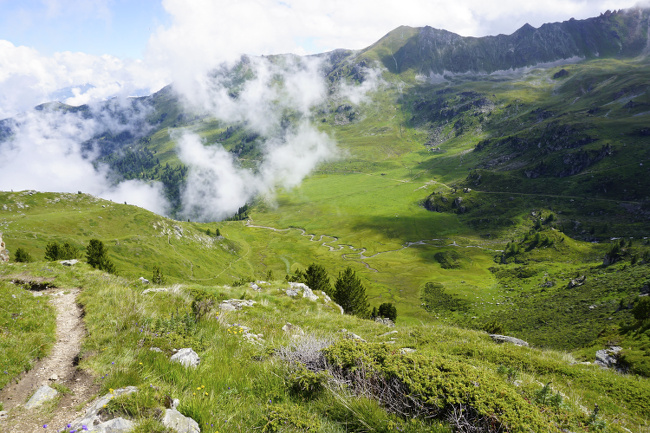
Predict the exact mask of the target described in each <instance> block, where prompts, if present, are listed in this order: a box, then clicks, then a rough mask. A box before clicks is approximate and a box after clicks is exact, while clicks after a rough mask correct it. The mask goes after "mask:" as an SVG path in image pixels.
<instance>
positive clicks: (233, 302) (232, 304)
mask: <svg viewBox="0 0 650 433" xmlns="http://www.w3.org/2000/svg"><path fill="white" fill-rule="evenodd" d="M253 305H255V301H252V300H249V299H228V300H227V301H223V302H221V304H219V309H220V310H221V311H236V310H241V309H242V308H244V307H252V306H253Z"/></svg>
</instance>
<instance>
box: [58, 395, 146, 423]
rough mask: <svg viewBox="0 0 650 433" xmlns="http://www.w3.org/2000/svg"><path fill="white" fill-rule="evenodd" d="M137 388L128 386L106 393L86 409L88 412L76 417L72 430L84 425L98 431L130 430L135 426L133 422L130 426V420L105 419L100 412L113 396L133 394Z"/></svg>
mask: <svg viewBox="0 0 650 433" xmlns="http://www.w3.org/2000/svg"><path fill="white" fill-rule="evenodd" d="M137 390H138V388H136V387H135V386H127V387H126V388H120V389H116V390H115V391H113V392H112V393H109V394H106V395H104V396H103V397H99V398H98V399H97V400H95V402H94V403H93V404H92V405H91V406H90V407H89V408H88V410H86V413H85V414H84V415H83V416H81V417H80V418H77V419H75V420H74V421H72V422H71V423H70V425H71V430H77V431H80V430H81V429H82V428H83V426H86V428H87V429H88V431H91V432H98V433H99V432H101V433H122V432H127V431H129V430H130V429H132V428H133V424H132V423H131V424H130V427H128V426H129V423H130V421H127V420H121V418H116V419H115V420H103V419H102V418H101V416H100V412H101V410H102V409H103V407H104V406H106V405H107V404H108V402H109V401H111V399H112V398H114V397H118V396H120V395H127V394H131V393H133V392H136V391H137ZM124 421H127V422H124ZM125 428H126V429H125ZM120 429H121V430H120Z"/></svg>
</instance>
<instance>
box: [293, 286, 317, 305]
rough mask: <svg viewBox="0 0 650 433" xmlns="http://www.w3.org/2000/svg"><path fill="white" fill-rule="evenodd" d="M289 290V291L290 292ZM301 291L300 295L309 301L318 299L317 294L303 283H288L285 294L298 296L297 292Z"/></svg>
mask: <svg viewBox="0 0 650 433" xmlns="http://www.w3.org/2000/svg"><path fill="white" fill-rule="evenodd" d="M290 292H291V293H290ZM300 292H302V297H303V298H307V299H309V300H310V301H318V296H316V295H315V294H314V292H313V291H312V290H311V289H310V288H309V286H307V285H306V284H304V283H295V282H290V283H289V289H287V292H286V293H287V295H289V296H291V297H294V296H298V293H300Z"/></svg>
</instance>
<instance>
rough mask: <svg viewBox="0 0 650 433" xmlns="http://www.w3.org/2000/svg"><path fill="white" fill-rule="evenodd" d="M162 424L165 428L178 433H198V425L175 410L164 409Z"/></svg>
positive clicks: (199, 430)
mask: <svg viewBox="0 0 650 433" xmlns="http://www.w3.org/2000/svg"><path fill="white" fill-rule="evenodd" d="M162 423H163V425H164V426H165V427H167V428H171V429H173V430H176V431H177V432H178V433H200V432H201V429H200V428H199V424H198V423H197V422H196V421H194V420H193V419H192V418H189V417H186V416H184V415H183V414H182V413H180V412H179V411H177V410H176V409H166V410H165V415H164V416H163V419H162Z"/></svg>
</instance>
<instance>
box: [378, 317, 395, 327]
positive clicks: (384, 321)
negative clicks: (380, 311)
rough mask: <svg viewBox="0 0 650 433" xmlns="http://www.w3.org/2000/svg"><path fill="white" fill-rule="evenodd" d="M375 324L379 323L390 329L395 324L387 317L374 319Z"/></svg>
mask: <svg viewBox="0 0 650 433" xmlns="http://www.w3.org/2000/svg"><path fill="white" fill-rule="evenodd" d="M375 322H377V323H381V324H382V325H386V326H388V327H391V328H394V327H395V322H393V321H392V320H390V319H389V318H388V317H375Z"/></svg>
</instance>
